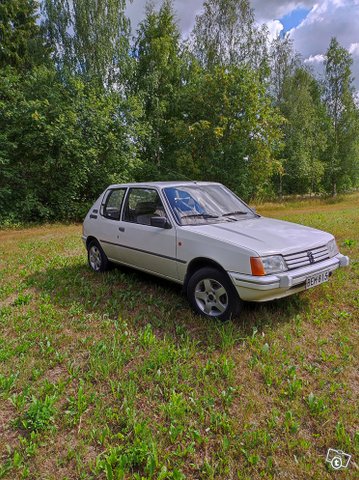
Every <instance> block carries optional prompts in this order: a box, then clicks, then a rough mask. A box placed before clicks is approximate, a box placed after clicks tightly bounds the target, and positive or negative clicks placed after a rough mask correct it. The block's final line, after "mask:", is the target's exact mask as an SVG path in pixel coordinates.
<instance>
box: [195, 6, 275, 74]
mask: <svg viewBox="0 0 359 480" xmlns="http://www.w3.org/2000/svg"><path fill="white" fill-rule="evenodd" d="M203 8H204V12H203V13H202V14H201V15H198V16H197V17H196V24H195V27H194V30H193V33H192V51H193V53H194V55H195V56H196V57H197V58H198V60H199V61H200V63H201V65H202V66H203V67H205V68H213V67H215V66H218V65H237V66H238V65H247V66H251V67H253V68H255V69H259V68H262V67H263V66H264V65H265V63H266V60H267V30H266V28H265V27H264V26H263V27H257V26H256V23H255V17H254V11H253V9H252V8H251V7H250V3H249V1H248V0H207V1H206V2H205V3H204V5H203Z"/></svg>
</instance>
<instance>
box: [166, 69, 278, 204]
mask: <svg viewBox="0 0 359 480" xmlns="http://www.w3.org/2000/svg"><path fill="white" fill-rule="evenodd" d="M176 105H177V112H176V118H174V119H172V120H171V139H172V142H171V143H172V144H171V145H170V148H169V151H168V153H167V158H168V161H172V162H173V159H176V162H177V165H176V167H177V170H180V171H185V172H187V175H188V176H189V177H190V178H191V177H192V178H198V179H201V180H205V179H207V180H215V181H221V182H223V183H225V184H226V185H228V186H229V187H231V188H233V189H234V190H235V191H237V192H238V193H240V194H241V195H242V196H244V197H245V198H251V197H253V196H256V195H257V196H258V195H261V194H262V193H263V192H264V191H265V190H266V188H267V187H268V183H269V179H270V177H271V175H272V174H273V172H274V171H275V169H276V168H277V162H276V161H275V152H277V151H278V150H279V149H280V147H281V133H280V130H279V126H280V124H281V121H282V118H281V117H280V115H279V114H278V112H277V111H276V110H275V109H274V108H273V107H272V106H271V105H270V101H269V99H268V97H267V96H266V92H265V88H264V86H263V85H262V84H261V82H260V80H259V78H258V76H257V75H256V74H255V73H254V72H253V71H252V70H251V69H248V68H247V67H232V68H225V67H217V68H216V69H214V70H213V71H212V72H211V73H209V72H206V71H203V70H202V69H200V68H198V69H197V70H196V71H195V72H193V74H192V78H190V79H189V81H188V83H187V85H186V86H185V87H183V89H182V91H181V92H180V94H179V97H178V98H177V101H176ZM172 165H173V163H172ZM224 165H225V166H226V167H225V168H223V166H224Z"/></svg>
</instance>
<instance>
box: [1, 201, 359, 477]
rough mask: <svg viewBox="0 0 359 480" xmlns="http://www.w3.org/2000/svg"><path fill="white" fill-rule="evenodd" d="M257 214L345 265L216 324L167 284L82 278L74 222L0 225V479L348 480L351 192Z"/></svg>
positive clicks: (354, 395) (353, 287)
mask: <svg viewBox="0 0 359 480" xmlns="http://www.w3.org/2000/svg"><path fill="white" fill-rule="evenodd" d="M258 211H259V213H262V214H264V215H268V216H273V217H277V218H282V219H286V220H291V221H294V222H298V223H303V224H306V225H310V226H313V227H318V228H321V229H324V230H327V231H329V232H332V233H333V234H335V236H336V238H337V242H338V245H339V247H340V250H341V251H342V253H344V254H346V255H349V256H350V258H351V265H350V267H349V268H347V269H341V270H340V271H337V272H336V273H335V275H334V276H333V277H332V278H331V279H330V281H329V282H328V283H326V284H323V285H322V286H320V287H317V288H315V289H312V290H309V291H307V292H305V293H303V294H301V295H298V296H293V297H292V298H288V299H283V300H280V301H275V302H271V303H267V304H262V305H259V304H247V305H246V307H245V308H244V310H243V312H242V315H241V317H240V318H238V319H234V320H232V321H229V322H226V323H224V324H221V323H218V322H216V321H208V320H203V319H202V318H199V317H196V316H195V315H193V314H192V313H191V311H190V309H189V307H188V304H187V301H186V299H185V297H184V296H183V294H182V293H181V288H180V287H179V286H177V285H172V284H170V283H167V282H165V281H162V280H159V279H157V278H154V277H150V276H148V275H144V274H141V273H136V272H134V271H131V270H129V269H120V268H118V269H117V268H116V269H114V270H112V271H110V272H108V273H106V274H103V275H96V274H94V273H92V272H91V271H90V270H89V268H88V267H87V264H86V255H85V251H84V248H83V246H82V244H81V240H80V235H81V226H80V225H67V226H63V225H50V226H43V227H36V228H32V229H23V230H19V229H16V230H2V231H0V335H1V336H0V463H1V465H0V478H7V479H20V478H31V479H56V480H59V479H85V478H86V479H91V478H94V479H95V478H96V479H97V478H98V479H108V480H112V479H158V480H160V479H161V480H164V479H173V480H181V479H185V478H187V479H221V480H222V479H262V478H265V479H306V480H307V479H318V480H325V479H341V478H342V479H354V478H358V474H359V473H358V471H359V467H358V464H359V456H358V453H359V433H358V418H359V417H358V410H357V406H356V402H357V401H358V390H359V370H358V336H357V333H358V331H357V327H358V319H359V195H358V194H355V195H351V196H347V197H344V198H342V199H338V200H336V201H335V202H333V201H331V202H329V201H324V200H308V201H298V202H295V203H288V204H285V205H283V204H272V205H262V206H259V207H258ZM328 448H335V449H341V450H343V451H344V452H346V453H348V454H351V455H352V456H353V458H352V461H351V463H350V465H349V468H348V469H346V470H345V471H338V472H335V471H334V470H332V469H331V467H330V466H329V465H328V464H327V463H325V456H326V452H327V450H328Z"/></svg>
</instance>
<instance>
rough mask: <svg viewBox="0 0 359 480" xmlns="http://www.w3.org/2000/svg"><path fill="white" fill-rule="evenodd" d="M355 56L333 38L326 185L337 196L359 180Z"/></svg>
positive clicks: (327, 67) (328, 65)
mask: <svg viewBox="0 0 359 480" xmlns="http://www.w3.org/2000/svg"><path fill="white" fill-rule="evenodd" d="M351 64H352V58H351V55H350V54H349V52H348V51H347V50H345V48H343V47H341V46H340V45H339V43H338V41H337V40H336V38H332V39H331V42H330V45H329V48H328V51H327V53H326V61H325V87H326V92H325V102H326V106H327V111H328V115H329V117H330V120H331V128H330V131H329V144H328V150H327V165H326V182H327V188H328V190H329V189H330V191H331V194H332V195H333V196H335V195H336V193H337V187H338V186H339V187H340V188H341V189H345V188H348V187H351V186H356V183H357V181H358V176H359V172H358V170H359V158H358V141H359V129H358V111H357V109H356V107H355V103H354V99H353V87H352V77H351Z"/></svg>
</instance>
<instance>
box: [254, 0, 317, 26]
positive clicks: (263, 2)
mask: <svg viewBox="0 0 359 480" xmlns="http://www.w3.org/2000/svg"><path fill="white" fill-rule="evenodd" d="M315 4H316V0H299V1H298V0H252V1H251V5H252V6H253V7H254V9H255V13H256V19H257V21H258V22H267V21H268V20H272V19H278V18H282V17H283V16H284V15H287V14H288V13H290V12H292V11H293V10H296V9H298V8H308V9H311V8H312V7H313V6H314V5H315Z"/></svg>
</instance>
